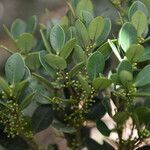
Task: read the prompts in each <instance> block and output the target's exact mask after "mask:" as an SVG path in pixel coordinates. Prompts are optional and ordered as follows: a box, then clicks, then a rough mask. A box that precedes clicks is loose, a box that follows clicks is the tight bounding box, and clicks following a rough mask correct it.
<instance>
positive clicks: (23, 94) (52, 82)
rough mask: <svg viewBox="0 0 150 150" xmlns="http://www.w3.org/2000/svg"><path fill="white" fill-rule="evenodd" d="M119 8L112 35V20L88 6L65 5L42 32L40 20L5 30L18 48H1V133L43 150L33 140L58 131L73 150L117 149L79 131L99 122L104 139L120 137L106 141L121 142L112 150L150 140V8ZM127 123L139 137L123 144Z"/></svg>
mask: <svg viewBox="0 0 150 150" xmlns="http://www.w3.org/2000/svg"><path fill="white" fill-rule="evenodd" d="M118 2H119V3H115V2H112V3H113V5H114V6H115V7H116V8H117V9H118V11H119V14H120V18H121V23H122V24H118V25H119V26H118V27H119V31H118V32H116V33H118V35H116V33H112V34H110V32H112V31H111V24H112V23H111V20H110V19H109V18H104V17H102V16H95V15H94V7H93V4H92V2H91V0H71V1H66V3H67V5H68V7H69V10H68V12H67V14H66V16H64V17H63V18H62V19H61V20H60V22H59V21H58V22H57V24H55V23H52V24H50V25H48V26H46V25H40V26H39V30H38V29H37V27H38V20H37V17H36V16H32V17H30V18H29V19H28V20H27V21H26V22H25V21H23V20H21V19H16V20H15V21H14V22H13V23H12V25H11V29H10V31H9V29H8V28H7V27H6V26H4V29H5V31H6V33H7V34H8V36H9V37H10V38H11V40H12V42H13V44H14V50H12V49H8V48H6V47H5V46H3V45H1V47H2V48H4V49H5V50H7V51H8V52H10V53H11V56H10V57H9V58H8V60H7V61H6V64H5V73H4V76H3V77H0V128H1V129H2V130H3V132H4V134H5V135H7V136H8V137H11V138H14V137H16V136H17V137H18V138H20V137H22V138H24V139H26V141H28V142H27V143H31V145H32V146H33V147H34V148H33V147H32V146H31V145H30V146H31V149H32V148H33V149H38V148H39V147H40V145H37V143H36V142H35V137H34V136H35V134H36V133H39V132H41V131H43V130H45V129H46V128H53V129H54V130H55V131H56V133H58V135H63V136H64V135H65V137H66V140H67V142H68V146H69V147H70V148H71V149H73V150H74V149H75V150H76V149H79V150H80V149H82V148H83V147H84V146H85V145H86V146H87V147H88V148H89V149H92V148H93V149H105V147H107V148H109V149H111V146H113V145H114V144H111V146H108V145H107V144H106V143H105V144H104V145H99V144H98V143H96V142H95V141H93V140H89V139H90V137H89V136H88V137H87V136H85V135H84V134H83V133H82V129H84V128H89V126H87V125H88V122H91V121H94V122H95V123H96V126H97V128H98V130H99V132H101V134H102V135H103V136H104V138H105V141H108V140H106V139H109V135H110V134H111V133H112V132H115V133H116V134H117V135H118V140H115V141H114V140H113V139H109V141H110V142H109V143H108V144H110V143H116V145H115V149H122V148H125V150H126V149H127V150H129V149H135V148H136V147H137V146H138V144H137V143H140V142H141V141H143V140H145V139H147V138H148V137H149V136H150V132H149V130H150V126H149V123H150V120H149V115H150V110H149V105H147V106H146V104H147V103H148V100H149V97H150V65H149V61H150V52H149V48H150V47H149V39H150V38H149V37H148V32H149V28H148V25H149V14H148V9H147V8H146V5H144V3H142V2H140V1H135V2H133V4H132V5H131V7H130V8H129V9H123V6H122V3H120V1H118ZM144 2H145V1H144ZM124 3H125V4H126V5H125V6H127V5H128V3H126V1H125V2H124ZM127 10H128V12H127ZM119 21H120V20H119ZM114 27H116V26H115V24H114ZM35 32H37V33H38V34H34V33H35ZM36 35H39V36H38V37H36ZM111 35H113V37H118V38H117V39H116V38H112V36H111ZM114 55H115V56H116V57H114ZM140 101H143V104H142V103H141V102H140ZM112 104H113V105H114V106H115V109H113V107H112ZM33 106H34V108H33ZM30 111H32V112H30ZM105 114H107V115H109V117H110V118H111V119H113V121H114V122H115V123H114V124H115V125H114V127H113V128H112V129H111V130H110V129H109V128H108V127H107V125H106V123H105V122H104V121H102V120H103V119H102V117H104V115H105ZM128 119H131V120H133V122H132V125H133V127H134V128H133V130H137V137H138V139H137V138H135V137H133V133H132V132H131V135H129V137H127V139H124V138H123V136H122V134H123V132H124V129H125V124H126V122H128ZM88 141H89V143H88ZM92 145H94V146H95V147H96V148H94V146H93V147H92ZM91 147H92V148H91Z"/></svg>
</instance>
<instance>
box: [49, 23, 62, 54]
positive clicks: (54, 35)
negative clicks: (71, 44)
mask: <svg viewBox="0 0 150 150" xmlns="http://www.w3.org/2000/svg"><path fill="white" fill-rule="evenodd" d="M50 42H51V45H52V47H53V49H54V50H55V51H56V53H59V52H60V50H61V49H62V48H63V46H64V43H65V33H64V30H63V29H62V27H61V26H59V25H56V26H54V27H53V28H52V29H51V33H50Z"/></svg>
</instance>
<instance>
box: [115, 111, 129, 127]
mask: <svg viewBox="0 0 150 150" xmlns="http://www.w3.org/2000/svg"><path fill="white" fill-rule="evenodd" d="M129 117H130V113H129V112H117V113H116V114H115V115H114V116H113V119H114V121H115V122H116V123H117V124H121V125H122V124H123V123H124V122H125V121H127V119H128V118H129Z"/></svg>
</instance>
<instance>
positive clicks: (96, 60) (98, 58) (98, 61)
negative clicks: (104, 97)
mask: <svg viewBox="0 0 150 150" xmlns="http://www.w3.org/2000/svg"><path fill="white" fill-rule="evenodd" d="M104 67H105V59H104V56H103V55H102V54H101V53H100V52H98V51H97V52H94V53H93V54H92V55H91V56H90V57H89V59H88V62H87V73H88V76H89V79H90V80H91V81H92V80H93V79H94V78H96V77H98V76H99V74H100V73H102V72H103V70H104Z"/></svg>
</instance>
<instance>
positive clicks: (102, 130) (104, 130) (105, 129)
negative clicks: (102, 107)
mask: <svg viewBox="0 0 150 150" xmlns="http://www.w3.org/2000/svg"><path fill="white" fill-rule="evenodd" d="M96 126H97V129H98V130H99V131H100V133H101V134H103V135H104V136H109V135H110V132H111V131H110V130H109V129H108V127H107V126H106V124H105V123H104V122H103V121H101V120H100V119H98V120H97V121H96Z"/></svg>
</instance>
